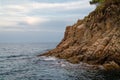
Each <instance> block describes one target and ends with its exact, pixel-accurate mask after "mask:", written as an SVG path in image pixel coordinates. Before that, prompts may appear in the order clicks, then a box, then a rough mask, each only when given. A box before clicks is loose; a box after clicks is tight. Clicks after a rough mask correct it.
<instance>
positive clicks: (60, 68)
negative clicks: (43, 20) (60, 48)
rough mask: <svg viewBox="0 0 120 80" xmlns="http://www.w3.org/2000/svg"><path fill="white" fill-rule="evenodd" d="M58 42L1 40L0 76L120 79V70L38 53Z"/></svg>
mask: <svg viewBox="0 0 120 80" xmlns="http://www.w3.org/2000/svg"><path fill="white" fill-rule="evenodd" d="M57 44H58V43H0V80H120V74H119V73H116V72H106V71H102V70H97V69H93V68H90V66H89V65H87V64H85V63H80V64H71V63H69V62H67V61H66V60H63V59H57V58H55V57H45V56H41V57H38V55H39V54H42V53H44V52H46V51H48V50H51V49H53V48H55V47H56V45H57Z"/></svg>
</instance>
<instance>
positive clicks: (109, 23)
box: [40, 0, 120, 70]
mask: <svg viewBox="0 0 120 80" xmlns="http://www.w3.org/2000/svg"><path fill="white" fill-rule="evenodd" d="M90 3H91V4H93V3H99V4H100V5H98V6H97V8H96V9H95V10H94V11H93V12H91V13H90V14H89V15H88V16H86V17H85V18H84V19H83V20H78V21H77V23H76V24H74V25H73V26H68V27H67V28H66V32H65V35H64V38H63V40H62V41H61V42H60V44H59V45H58V46H57V47H56V48H55V49H53V50H51V51H48V52H46V53H44V54H43V55H40V56H55V57H58V58H62V59H66V60H68V61H69V62H71V63H79V62H85V63H89V64H94V65H102V66H103V67H105V68H106V69H108V70H109V69H110V70H111V69H113V70H114V69H120V0H92V1H91V2H90Z"/></svg>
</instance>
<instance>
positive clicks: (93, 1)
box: [90, 0, 105, 4]
mask: <svg viewBox="0 0 120 80" xmlns="http://www.w3.org/2000/svg"><path fill="white" fill-rule="evenodd" d="M104 1H105V0H92V1H90V4H98V3H102V2H104Z"/></svg>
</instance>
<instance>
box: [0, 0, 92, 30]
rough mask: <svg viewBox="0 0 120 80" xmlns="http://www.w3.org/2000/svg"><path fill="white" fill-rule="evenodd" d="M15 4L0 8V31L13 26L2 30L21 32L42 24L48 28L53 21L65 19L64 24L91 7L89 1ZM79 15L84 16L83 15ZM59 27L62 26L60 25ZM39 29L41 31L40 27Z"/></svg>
mask: <svg viewBox="0 0 120 80" xmlns="http://www.w3.org/2000/svg"><path fill="white" fill-rule="evenodd" d="M16 3H17V4H12V3H10V4H4V5H3V6H1V7H0V12H1V13H0V30H2V29H3V28H4V27H8V26H9V27H12V26H15V28H17V29H15V28H11V29H7V28H4V29H6V30H10V31H12V29H13V31H15V30H16V31H18V30H20V31H21V28H22V29H24V30H27V29H26V28H28V29H29V28H31V27H32V28H33V27H35V26H36V25H40V24H41V25H42V24H43V23H46V24H47V25H48V26H47V27H49V24H50V23H49V22H51V24H54V22H53V21H55V20H59V19H60V20H59V21H62V19H65V20H63V21H64V22H65V21H68V22H71V21H72V20H71V19H74V18H76V15H77V16H78V14H79V13H80V12H79V13H78V11H80V10H81V11H83V10H85V9H88V8H90V7H91V6H90V5H89V0H81V1H80V0H78V1H68V2H62V3H59V2H57V1H56V3H50V2H32V1H28V2H26V3H19V1H18V2H16ZM73 11H74V13H73ZM76 11H77V12H76ZM44 13H45V14H44ZM76 13H77V14H76ZM79 15H80V16H81V15H84V13H82V14H79ZM61 17H63V18H61ZM71 17H72V18H71ZM77 19H78V18H77ZM74 20H75V19H74ZM64 22H63V23H64ZM51 24H50V25H51ZM25 26H28V27H25ZM61 26H63V24H62V23H61ZM19 27H20V28H19ZM24 27H25V28H24ZM1 28H2V29H1ZM39 28H40V29H41V27H39Z"/></svg>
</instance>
